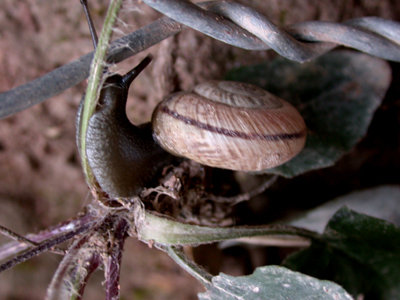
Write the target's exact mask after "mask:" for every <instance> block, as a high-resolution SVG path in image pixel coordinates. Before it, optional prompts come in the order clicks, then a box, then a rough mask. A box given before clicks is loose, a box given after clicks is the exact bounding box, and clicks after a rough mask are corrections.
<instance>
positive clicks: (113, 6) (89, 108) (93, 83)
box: [79, 0, 122, 188]
mask: <svg viewBox="0 0 400 300" xmlns="http://www.w3.org/2000/svg"><path fill="white" fill-rule="evenodd" d="M121 5H122V0H112V1H111V3H110V6H109V8H108V12H107V16H106V19H105V22H104V26H103V30H102V31H101V34H100V39H99V43H98V45H97V49H96V52H95V55H94V58H93V61H92V65H91V69H90V76H89V82H88V87H87V89H86V94H85V102H84V106H83V110H82V115H81V121H80V124H81V128H80V129H79V130H80V147H81V149H79V150H80V155H81V162H82V168H83V172H84V174H85V179H86V182H87V184H88V185H89V187H91V188H92V187H94V186H95V185H96V180H95V178H94V175H93V173H92V170H91V168H90V166H89V163H88V160H87V156H86V131H87V128H88V124H89V120H90V118H91V116H92V115H93V113H94V111H95V108H96V106H97V101H98V97H99V94H100V91H101V83H102V76H103V74H104V70H105V68H106V62H105V59H106V55H107V51H108V48H109V44H110V40H111V34H112V31H113V27H114V24H115V21H116V18H117V14H118V12H119V10H120V8H121Z"/></svg>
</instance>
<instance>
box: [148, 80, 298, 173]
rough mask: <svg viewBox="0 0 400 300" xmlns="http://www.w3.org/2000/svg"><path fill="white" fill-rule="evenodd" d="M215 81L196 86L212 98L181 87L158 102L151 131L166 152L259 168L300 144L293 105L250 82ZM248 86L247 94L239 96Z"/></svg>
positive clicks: (236, 166) (211, 162) (238, 167)
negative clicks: (187, 91) (180, 89)
mask: <svg viewBox="0 0 400 300" xmlns="http://www.w3.org/2000/svg"><path fill="white" fill-rule="evenodd" d="M218 85H220V86H221V83H216V82H207V83H205V84H201V85H200V87H199V86H197V87H196V88H195V91H196V92H197V93H202V94H203V95H206V96H208V97H209V98H210V99H207V98H205V97H203V96H200V95H198V94H195V93H183V92H180V93H175V94H172V95H170V96H169V97H167V98H166V99H165V100H164V101H162V102H161V103H160V104H159V105H158V106H157V108H156V110H155V111H154V113H153V131H154V133H153V135H154V137H155V139H156V140H157V141H158V142H159V143H160V145H161V146H162V147H163V148H164V149H165V150H166V151H168V152H171V153H173V154H175V155H179V156H185V157H188V158H190V159H192V160H195V161H197V162H199V163H202V164H205V165H209V166H212V167H218V168H225V169H233V170H244V171H257V170H263V169H266V168H271V167H274V166H277V165H279V164H282V163H284V162H286V161H287V160H289V159H290V158H292V157H293V156H295V155H296V154H297V153H298V152H300V150H301V149H302V148H303V147H304V143H305V138H306V127H305V123H304V120H303V118H302V117H301V115H300V114H299V113H298V111H297V110H296V109H295V108H294V107H293V106H292V105H290V104H289V103H287V102H285V101H283V100H282V99H280V98H278V97H276V96H274V95H272V94H270V93H268V92H266V91H264V90H262V89H260V88H258V87H255V86H251V85H248V84H243V83H235V82H232V83H231V82H229V83H226V82H222V89H221V88H220V86H218ZM235 85H237V86H238V90H239V92H238V93H236V95H235V93H232V90H235V89H236V87H235ZM199 90H200V91H199ZM246 90H250V91H251V93H250V96H249V95H248V94H247V92H246V94H245V95H244V97H242V96H243V95H242V94H244V91H246ZM256 96H257V97H256ZM249 98H250V101H249ZM213 99H217V101H215V100H213ZM255 99H256V100H255ZM248 103H250V104H248Z"/></svg>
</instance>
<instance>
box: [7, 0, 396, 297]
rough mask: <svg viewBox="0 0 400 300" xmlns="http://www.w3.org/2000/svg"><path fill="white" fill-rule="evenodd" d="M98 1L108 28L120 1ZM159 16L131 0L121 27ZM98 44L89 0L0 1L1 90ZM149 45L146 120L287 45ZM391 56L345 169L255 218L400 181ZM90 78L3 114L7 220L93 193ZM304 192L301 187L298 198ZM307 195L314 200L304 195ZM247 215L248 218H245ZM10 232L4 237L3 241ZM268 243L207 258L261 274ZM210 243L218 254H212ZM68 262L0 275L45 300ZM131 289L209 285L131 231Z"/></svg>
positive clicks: (139, 116)
mask: <svg viewBox="0 0 400 300" xmlns="http://www.w3.org/2000/svg"><path fill="white" fill-rule="evenodd" d="M89 2H90V3H89V4H90V7H91V12H92V15H93V18H94V20H95V24H96V27H97V28H101V24H102V21H103V19H104V16H105V13H106V10H107V4H108V1H105V0H90V1H89ZM238 2H242V3H244V4H246V5H248V6H250V7H252V8H254V9H255V10H257V11H259V12H261V13H263V14H264V15H266V16H267V17H268V18H269V19H270V20H272V21H273V22H274V23H275V24H291V23H296V22H300V21H308V20H323V21H334V22H340V21H344V20H347V19H350V18H355V17H361V16H372V15H373V16H380V17H383V18H387V19H392V20H397V21H399V20H400V2H398V1H389V0H385V1H382V0H350V1H349V0H324V1H319V0H298V1H296V0H282V1H277V0H271V1H257V0H254V1H238ZM158 17H160V14H158V13H157V12H155V11H153V10H152V9H150V8H148V7H147V6H146V5H145V4H142V3H137V2H136V1H129V2H127V3H125V5H124V11H122V12H121V14H120V18H121V19H122V20H123V22H124V23H123V22H121V26H120V29H121V30H122V31H123V32H125V33H127V32H131V31H134V30H135V29H137V28H139V27H141V26H144V25H146V24H149V23H150V22H152V21H154V20H155V19H157V18H158ZM116 35H121V33H120V32H116ZM90 51H92V42H91V39H90V35H89V30H88V27H87V24H86V20H85V17H84V13H83V10H82V7H81V5H80V3H79V1H78V0H76V1H49V0H47V1H43V0H2V1H1V2H0V91H6V90H8V89H11V88H13V87H16V86H18V85H21V84H23V83H26V82H28V81H30V80H32V79H34V78H36V77H38V76H40V75H43V74H45V73H47V72H49V71H51V70H53V69H54V68H56V67H58V66H61V65H63V64H65V63H68V62H69V61H71V60H73V59H76V58H78V57H80V56H82V55H83V54H85V53H87V52H90ZM149 52H150V53H152V54H153V55H154V56H155V60H154V61H153V62H152V64H151V65H150V67H149V68H147V70H146V71H145V72H144V73H143V74H142V75H141V76H139V78H138V79H137V80H136V81H135V83H134V84H133V86H132V88H131V94H130V100H129V106H128V114H129V116H130V118H131V120H132V122H133V123H136V124H138V123H143V122H144V121H147V120H149V118H150V116H151V112H152V109H153V107H154V106H155V104H156V103H157V102H158V101H160V100H161V99H162V98H163V96H165V95H167V94H168V93H170V92H171V91H175V90H188V89H190V88H191V87H193V85H194V84H196V83H197V82H200V81H203V80H205V79H218V78H221V77H222V76H223V74H224V73H225V72H226V70H229V69H230V68H232V67H235V66H243V65H249V64H253V63H256V62H260V61H265V60H267V59H271V58H272V57H273V56H274V55H275V54H274V53H273V52H272V51H264V52H255V51H245V50H241V49H237V48H234V47H231V46H229V45H225V44H223V43H221V42H218V41H215V40H213V39H211V38H209V37H206V36H204V35H202V34H200V33H198V32H195V31H194V30H185V31H183V32H182V33H180V34H179V35H178V36H175V37H171V38H169V39H167V40H166V41H163V42H162V43H160V44H158V45H156V46H153V47H152V48H150V49H149V50H148V51H146V53H149ZM144 56H145V53H140V54H139V55H138V56H137V57H134V58H131V59H129V60H127V61H126V62H124V63H123V64H120V65H119V66H118V70H119V72H120V73H124V72H125V71H126V70H127V69H129V68H130V66H132V65H135V64H136V63H137V62H138V61H139V60H140V59H141V58H143V57H144ZM391 65H392V67H393V74H394V81H393V82H394V83H393V84H392V87H391V89H390V91H389V93H388V95H387V99H386V100H385V102H384V105H383V106H382V108H380V109H379V111H378V112H377V113H376V117H375V119H374V121H373V124H372V125H371V128H370V131H369V134H368V136H367V138H366V139H365V140H363V141H362V142H361V143H360V144H359V145H358V146H357V148H356V149H354V151H352V152H351V153H349V154H348V155H346V156H345V157H344V158H343V159H342V160H341V161H340V162H339V163H338V164H337V166H335V167H334V168H329V169H327V170H322V171H316V172H311V173H309V174H306V175H304V176H301V177H299V178H297V179H295V180H292V181H287V180H280V182H279V184H278V185H277V187H275V188H274V189H273V190H272V191H270V192H269V193H266V194H265V195H264V196H263V197H259V198H257V199H255V200H253V201H251V202H250V203H249V204H248V205H246V209H245V211H246V213H247V215H246V216H247V217H248V220H247V221H250V220H251V221H252V223H265V222H267V221H268V220H272V219H274V218H277V217H279V216H284V215H287V211H288V208H291V210H292V211H297V210H301V209H304V208H309V207H313V206H315V205H316V204H318V203H320V202H323V201H326V200H328V199H330V198H332V197H334V196H337V195H340V194H344V193H346V192H349V191H351V190H354V189H359V188H364V187H369V186H374V185H378V184H381V183H398V182H399V175H398V173H399V172H398V170H399V165H400V163H399V159H398V158H397V156H398V153H399V131H400V130H399V116H400V115H399V104H400V102H399V99H398V98H399V97H398V95H399V87H398V86H399V85H398V84H396V83H398V81H399V76H398V75H399V66H398V64H395V63H392V64H391ZM85 87H86V82H82V83H80V84H79V85H77V86H75V87H73V88H71V89H69V90H67V91H65V92H64V93H62V94H61V95H58V96H56V97H54V98H52V99H49V100H47V101H46V102H44V103H42V104H39V105H36V106H34V107H32V108H30V109H28V110H26V111H23V112H20V113H17V114H15V115H13V116H11V117H8V118H6V119H4V120H1V121H0V224H1V225H3V226H6V227H8V228H10V229H12V230H14V231H16V232H18V233H21V234H25V233H28V232H36V231H39V230H41V229H44V228H46V227H48V226H50V225H54V224H57V223H58V222H60V221H63V220H66V219H68V218H70V217H72V216H75V215H76V214H77V212H79V211H80V210H81V209H82V207H84V206H85V205H86V204H88V203H89V192H88V189H87V187H86V185H85V182H84V178H83V175H82V171H81V167H80V165H79V159H78V156H77V149H76V145H75V114H76V109H77V105H78V103H79V101H80V99H81V96H82V94H83V93H84V90H85ZM393 172H396V173H393ZM254 180H256V179H254ZM249 185H251V183H249ZM316 187H318V188H316ZM293 190H295V191H296V195H297V197H293V195H294V194H293V192H292V191H293ZM298 195H302V196H304V197H307V199H309V201H306V202H305V201H302V202H301V203H299V200H298V199H299V198H300V197H299V196H298ZM300 199H301V198H300ZM274 200H275V201H274ZM278 202H279V204H278ZM282 203H284V205H282ZM252 213H254V214H252ZM246 216H243V215H242V216H241V217H242V220H244V222H246ZM7 241H8V239H6V238H5V237H0V243H5V242H7ZM210 248H212V250H211V251H210V250H209V249H210ZM264 250H265V249H258V250H254V249H253V250H251V251H248V250H243V249H237V250H235V251H236V252H235V251H234V252H232V253H229V252H227V251H225V252H221V251H219V250H217V249H215V247H214V246H210V247H204V248H203V250H202V251H203V255H202V256H201V257H200V260H201V261H202V262H204V263H205V264H206V265H211V263H210V261H212V260H215V259H217V260H219V261H218V263H217V266H218V267H217V268H213V271H214V272H219V271H221V270H222V271H224V272H226V273H229V274H235V275H236V274H243V273H248V272H251V270H249V267H248V266H247V265H246V263H247V260H248V259H249V257H250V261H251V268H252V267H254V266H255V265H257V264H259V263H263V262H265V261H262V260H263V259H264V260H265V253H264V252H265V251H264ZM259 252H262V254H260V253H259ZM209 253H214V254H215V255H214V256H213V257H211V256H210V257H208V256H207V255H208V254H209ZM243 253H244V254H243ZM269 255H270V256H271V254H269ZM279 255H280V254H275V256H274V255H272V256H274V257H277V256H279ZM243 257H245V258H243ZM260 257H261V258H262V259H261V258H260ZM260 260H261V261H260ZM59 261H60V257H58V256H56V255H53V254H49V253H45V254H42V255H41V256H40V257H37V258H34V259H32V260H30V261H28V262H26V263H24V264H21V265H19V266H17V267H15V268H13V269H11V270H8V271H6V272H4V273H3V274H0V299H13V300H17V299H31V300H34V299H43V298H44V295H45V292H46V287H47V285H48V283H49V282H50V280H51V277H52V275H53V273H54V271H55V269H56V267H57V264H58V262H59ZM269 261H273V259H270V260H269ZM102 280H103V277H102V273H101V272H97V273H95V275H94V276H93V279H92V280H91V282H90V284H89V286H88V288H87V290H86V293H85V299H100V298H102V297H104V293H103V290H102V287H101V282H102ZM121 290H122V295H123V298H124V299H196V298H197V297H196V294H197V293H198V292H201V291H202V290H203V288H202V287H201V285H200V284H199V283H197V281H196V280H195V279H193V278H192V277H191V276H190V275H188V274H186V273H185V272H184V271H183V270H182V269H180V267H179V266H177V265H176V264H175V263H174V262H173V261H172V260H171V259H170V258H169V257H168V256H167V255H166V254H164V253H162V252H160V251H158V250H156V249H149V248H148V246H147V245H145V244H143V243H141V242H138V241H137V240H135V239H133V238H131V239H128V240H127V244H126V251H125V254H124V258H123V263H122V276H121Z"/></svg>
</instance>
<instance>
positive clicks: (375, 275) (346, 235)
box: [284, 207, 400, 300]
mask: <svg viewBox="0 0 400 300" xmlns="http://www.w3.org/2000/svg"><path fill="white" fill-rule="evenodd" d="M399 237H400V228H399V227H397V226H396V225H394V224H392V223H389V222H386V221H384V220H380V219H376V218H373V217H370V216H366V215H363V214H359V213H356V212H354V211H351V210H349V209H348V208H346V207H344V208H342V209H340V210H339V211H338V212H337V213H336V214H335V215H334V216H333V218H332V219H331V220H330V222H329V223H328V225H327V227H326V228H325V232H324V234H323V239H322V241H318V242H317V241H314V242H313V243H312V245H311V246H310V247H309V248H308V249H305V250H303V251H300V252H298V253H296V254H294V255H292V256H291V257H290V258H289V259H288V260H287V261H286V262H285V264H284V265H285V266H287V267H288V268H290V269H292V270H296V271H299V272H302V273H305V274H308V275H310V276H313V277H317V278H320V279H327V280H332V281H335V282H337V283H339V284H340V285H342V286H343V287H344V288H345V289H346V290H347V291H348V292H350V293H351V294H352V295H353V296H355V297H356V296H357V295H360V294H362V295H364V296H365V299H374V300H392V299H393V300H394V299H399V295H400V238H399Z"/></svg>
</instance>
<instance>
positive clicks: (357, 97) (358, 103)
mask: <svg viewBox="0 0 400 300" xmlns="http://www.w3.org/2000/svg"><path fill="white" fill-rule="evenodd" d="M226 79H227V80H235V81H242V82H247V83H251V84H254V85H257V86H260V87H262V88H264V89H266V90H268V91H269V92H271V93H273V94H275V95H277V96H280V97H281V98H283V99H285V100H287V101H289V102H291V103H292V104H294V105H295V106H296V107H297V108H298V109H299V111H300V113H301V114H302V116H303V117H304V119H305V121H306V124H307V127H308V136H307V143H306V146H305V148H304V149H303V151H302V152H301V153H300V154H299V155H298V156H296V157H295V158H294V159H292V160H291V161H289V162H287V163H285V164H283V165H281V166H278V167H276V168H273V169H267V170H263V171H262V173H273V174H278V175H282V176H285V177H294V176H297V175H299V174H302V173H304V172H307V171H309V170H314V169H320V168H325V167H328V166H331V165H333V164H334V163H335V162H336V161H337V160H338V159H339V158H340V157H341V156H342V155H343V154H345V153H346V152H347V151H349V150H350V149H351V148H352V147H353V146H354V145H355V144H356V143H357V142H358V141H360V139H361V138H362V137H363V136H364V135H365V134H366V132H367V129H368V126H369V124H370V122H371V120H372V117H373V114H374V112H375V110H376V109H377V108H378V107H379V105H380V104H381V101H382V99H383V97H384V95H385V93H386V91H387V89H388V87H389V84H390V81H391V69H390V66H389V64H388V63H387V62H385V61H383V60H381V59H378V58H374V57H371V56H369V55H367V54H362V53H358V52H351V51H335V52H330V53H328V54H326V55H324V56H321V57H319V58H317V59H315V60H314V61H311V62H308V63H303V64H300V63H296V62H293V61H289V60H287V59H284V58H282V57H279V58H277V59H275V60H273V61H272V62H268V63H264V64H260V65H255V66H249V67H242V68H239V69H235V70H232V71H230V72H229V73H228V74H227V76H226Z"/></svg>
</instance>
